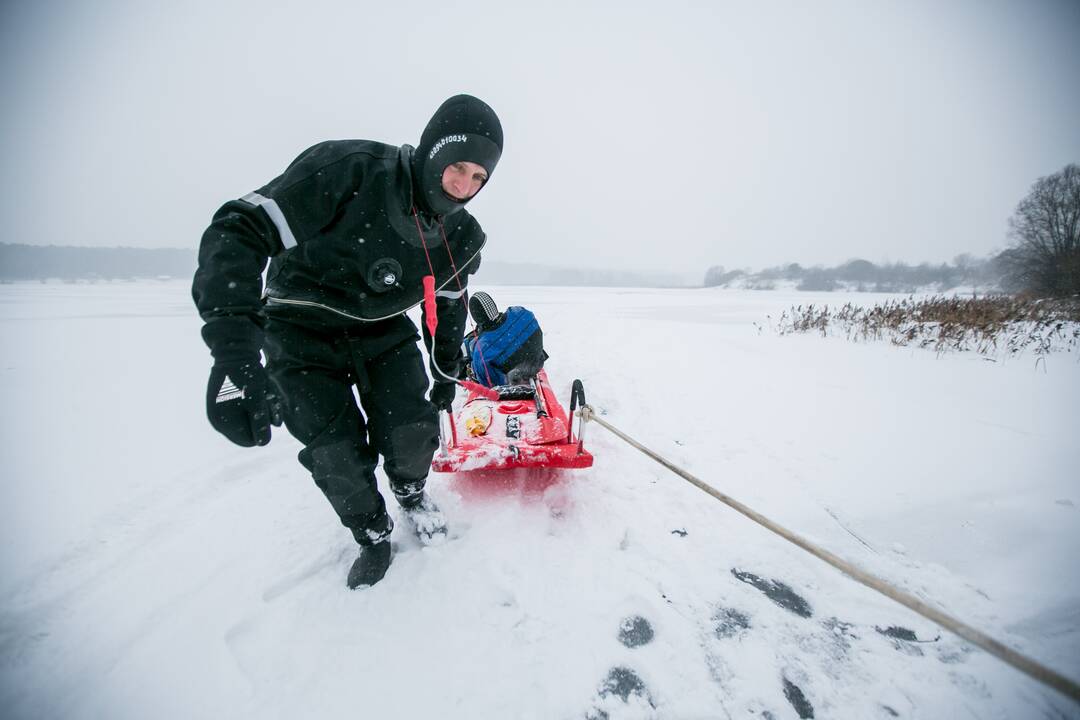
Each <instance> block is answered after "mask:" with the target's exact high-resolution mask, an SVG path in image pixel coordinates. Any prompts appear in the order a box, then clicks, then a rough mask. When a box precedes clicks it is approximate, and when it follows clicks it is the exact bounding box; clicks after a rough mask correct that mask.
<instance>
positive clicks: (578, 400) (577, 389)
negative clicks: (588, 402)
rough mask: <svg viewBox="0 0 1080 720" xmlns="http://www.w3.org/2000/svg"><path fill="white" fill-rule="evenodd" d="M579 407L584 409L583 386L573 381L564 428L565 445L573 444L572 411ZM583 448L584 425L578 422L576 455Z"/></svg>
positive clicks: (578, 381) (579, 382)
mask: <svg viewBox="0 0 1080 720" xmlns="http://www.w3.org/2000/svg"><path fill="white" fill-rule="evenodd" d="M579 407H585V386H584V385H582V384H581V381H580V380H574V384H573V385H572V386H571V387H570V416H569V419H568V421H567V423H566V424H567V426H568V427H567V428H566V444H567V445H569V444H570V443H572V442H574V411H575V410H577V409H578V408H579ZM584 446H585V423H583V422H581V421H580V420H579V421H578V455H580V454H581V451H582V450H583V448H584Z"/></svg>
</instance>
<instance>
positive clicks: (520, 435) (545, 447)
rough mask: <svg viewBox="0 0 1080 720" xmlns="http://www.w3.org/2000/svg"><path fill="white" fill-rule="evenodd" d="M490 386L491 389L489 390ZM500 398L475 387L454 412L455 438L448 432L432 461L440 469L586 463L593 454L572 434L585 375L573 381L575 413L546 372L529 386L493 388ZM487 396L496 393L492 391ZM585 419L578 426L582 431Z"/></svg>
mask: <svg viewBox="0 0 1080 720" xmlns="http://www.w3.org/2000/svg"><path fill="white" fill-rule="evenodd" d="M485 390H486V389H485ZM491 390H494V391H495V392H497V393H498V399H497V400H493V399H489V398H487V397H484V395H483V394H481V393H479V392H477V391H476V390H470V391H469V394H468V397H467V398H466V400H465V404H464V405H463V406H462V407H461V409H460V410H458V411H456V412H452V413H449V425H450V438H449V441H447V439H446V438H445V437H443V432H442V431H443V428H442V424H446V423H441V424H440V428H439V429H440V439H441V443H440V445H441V446H440V448H439V450H438V452H437V453H436V454H435V457H434V458H433V459H432V461H431V468H432V470H434V471H436V472H468V471H472V470H511V469H514V468H587V467H591V466H592V464H593V456H592V454H591V453H589V452H588V451H587V450H585V448H584V447H583V442H582V439H581V437H580V435H574V433H573V427H572V423H573V415H574V410H575V409H576V408H577V407H578V406H579V405H584V404H585V393H584V390H583V389H582V386H581V381H580V380H575V381H574V386H573V390H572V391H571V396H570V414H569V416H568V415H567V413H566V411H565V410H564V409H563V407H562V405H560V404H559V401H558V400H557V399H556V398H555V394H554V393H553V392H552V391H551V385H550V384H549V382H548V377H547V373H546V372H545V371H544V370H541V371H540V372H539V373H537V376H536V378H535V379H534V380H533V381H532V383H531V384H530V385H513V386H500V387H496V388H492V389H491ZM487 394H488V395H492V394H494V393H492V392H491V391H490V390H488V391H487ZM580 429H581V428H580V424H579V427H578V430H579V432H580Z"/></svg>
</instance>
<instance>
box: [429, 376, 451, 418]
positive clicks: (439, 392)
mask: <svg viewBox="0 0 1080 720" xmlns="http://www.w3.org/2000/svg"><path fill="white" fill-rule="evenodd" d="M456 392H457V383H452V382H437V383H435V386H434V387H433V388H431V394H430V395H428V400H430V401H431V404H432V405H434V406H435V409H436V410H438V411H439V412H444V411H448V410H449V409H450V407H451V406H452V405H453V404H454V393H456Z"/></svg>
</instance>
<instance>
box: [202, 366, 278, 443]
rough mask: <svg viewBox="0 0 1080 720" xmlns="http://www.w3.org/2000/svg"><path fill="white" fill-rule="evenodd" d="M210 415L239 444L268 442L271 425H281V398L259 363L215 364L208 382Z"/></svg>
mask: <svg viewBox="0 0 1080 720" xmlns="http://www.w3.org/2000/svg"><path fill="white" fill-rule="evenodd" d="M206 415H207V417H209V418H210V424H211V425H213V426H214V429H215V430H217V431H218V432H219V433H221V434H222V435H224V436H225V437H227V438H229V439H230V440H232V441H233V442H234V443H236V444H237V445H242V446H243V447H252V446H254V445H266V444H267V443H268V442H270V425H271V424H273V425H279V426H280V425H281V401H280V400H279V399H278V395H277V389H276V388H275V387H274V386H273V385H272V384H271V383H270V378H269V377H267V375H266V369H265V368H263V366H262V365H260V364H259V363H257V362H250V363H231V364H223V365H215V366H214V367H213V368H212V369H211V370H210V382H209V383H207V385H206Z"/></svg>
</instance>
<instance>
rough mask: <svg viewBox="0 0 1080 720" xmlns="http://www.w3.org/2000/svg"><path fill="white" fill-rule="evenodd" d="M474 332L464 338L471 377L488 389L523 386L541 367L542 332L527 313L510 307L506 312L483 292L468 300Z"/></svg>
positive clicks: (512, 306) (520, 308) (542, 357)
mask: <svg viewBox="0 0 1080 720" xmlns="http://www.w3.org/2000/svg"><path fill="white" fill-rule="evenodd" d="M469 314H471V315H472V318H473V322H475V323H476V332H475V333H474V334H471V335H470V336H469V337H468V338H466V339H465V350H466V352H467V353H468V355H469V358H470V361H471V363H470V365H471V368H472V374H473V376H474V377H475V378H476V380H477V382H480V383H482V384H484V385H487V386H488V387H495V386H496V385H518V384H526V383H528V382H529V380H531V379H532V378H534V377H536V373H538V372H540V368H542V367H543V366H544V361H545V360H547V358H548V354H547V353H546V352H544V333H543V331H542V330H541V329H540V324H539V323H538V322H537V321H536V316H535V315H533V314H532V312H530V311H529V310H526V309H525V308H523V307H519V306H517V305H511V306H510V307H508V308H506V311H505V312H499V308H498V306H497V305H496V304H495V301H494V300H492V299H491V296H490V295H488V294H487V293H486V292H478V293H476V294H475V295H473V296H472V298H470V300H469Z"/></svg>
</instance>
